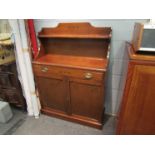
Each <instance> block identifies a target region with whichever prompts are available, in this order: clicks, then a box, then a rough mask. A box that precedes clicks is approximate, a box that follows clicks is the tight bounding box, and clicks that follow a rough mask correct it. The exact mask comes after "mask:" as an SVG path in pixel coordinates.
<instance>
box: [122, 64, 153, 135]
mask: <svg viewBox="0 0 155 155" xmlns="http://www.w3.org/2000/svg"><path fill="white" fill-rule="evenodd" d="M128 78H131V77H128ZM125 91H129V92H128V96H127V98H126V101H125V102H124V103H123V104H124V108H125V109H124V111H123V115H122V123H121V129H120V134H155V66H144V65H135V67H134V70H133V76H132V81H131V85H130V88H129V90H127V89H126V90H125ZM124 100H125V98H124Z"/></svg>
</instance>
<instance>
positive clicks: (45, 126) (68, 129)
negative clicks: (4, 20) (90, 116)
mask: <svg viewBox="0 0 155 155" xmlns="http://www.w3.org/2000/svg"><path fill="white" fill-rule="evenodd" d="M114 133H115V118H114V117H108V118H107V120H106V123H105V125H104V128H103V130H98V129H94V128H91V127H87V126H83V125H79V124H76V123H72V122H68V121H64V120H60V119H56V118H52V117H48V116H45V115H41V116H40V118H39V119H37V120H36V119H35V118H33V117H27V119H26V121H25V122H24V123H23V124H22V125H21V126H20V127H19V128H18V129H17V130H16V131H15V132H14V133H13V134H14V135H102V134H104V135H109V134H110V135H111V134H114Z"/></svg>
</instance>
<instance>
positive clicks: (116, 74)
mask: <svg viewBox="0 0 155 155" xmlns="http://www.w3.org/2000/svg"><path fill="white" fill-rule="evenodd" d="M146 21H147V20H145V19H144V20H138V19H137V20H135V19H134V20H132V19H130V20H112V19H111V20H71V19H70V20H68V19H67V20H64V19H60V20H56V19H51V20H35V21H34V22H35V28H36V33H38V32H39V31H40V30H41V28H42V27H51V26H56V25H57V24H58V23H59V22H91V24H92V25H94V26H98V27H99V26H104V27H105V26H110V27H112V31H113V32H112V41H111V53H110V64H109V70H108V80H107V81H106V95H105V107H106V113H109V114H113V115H115V114H117V111H118V107H119V104H120V100H118V97H119V94H120V91H122V90H121V89H120V86H119V85H120V81H121V79H122V68H123V65H124V64H125V62H126V58H125V57H126V51H125V50H124V48H125V41H130V40H131V37H132V32H133V28H134V23H135V22H146Z"/></svg>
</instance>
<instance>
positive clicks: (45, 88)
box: [37, 77, 66, 112]
mask: <svg viewBox="0 0 155 155" xmlns="http://www.w3.org/2000/svg"><path fill="white" fill-rule="evenodd" d="M37 85H38V89H39V95H40V98H41V105H42V108H51V109H52V110H58V111H61V112H65V111H66V99H65V96H66V91H65V82H64V80H61V79H53V78H45V77H37Z"/></svg>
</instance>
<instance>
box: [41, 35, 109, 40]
mask: <svg viewBox="0 0 155 155" xmlns="http://www.w3.org/2000/svg"><path fill="white" fill-rule="evenodd" d="M38 37H39V38H69V39H70V38H73V39H74V38H75V39H110V38H111V35H97V34H95V35H94V34H89V35H88V34H86V35H84V34H81V35H80V34H52V35H39V36H38Z"/></svg>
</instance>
